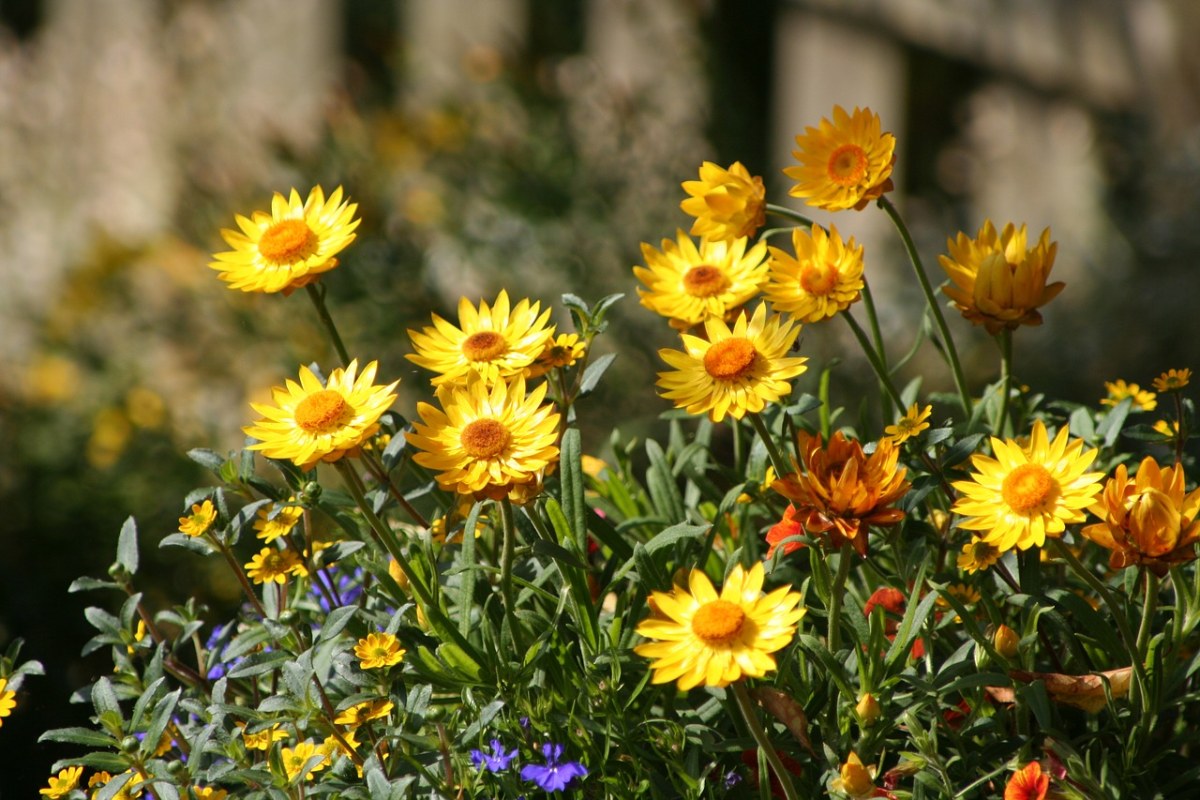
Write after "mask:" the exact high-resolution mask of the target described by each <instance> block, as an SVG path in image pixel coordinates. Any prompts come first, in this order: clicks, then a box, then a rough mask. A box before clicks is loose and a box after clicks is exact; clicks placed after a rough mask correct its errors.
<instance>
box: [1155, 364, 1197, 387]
mask: <svg viewBox="0 0 1200 800" xmlns="http://www.w3.org/2000/svg"><path fill="white" fill-rule="evenodd" d="M1191 379H1192V371H1191V370H1190V369H1169V370H1167V371H1166V372H1164V373H1163V374H1162V375H1159V376H1158V377H1157V378H1155V379H1154V390H1155V391H1157V392H1178V391H1179V390H1180V389H1183V388H1185V387H1186V386H1187V385H1188V382H1189V381H1191Z"/></svg>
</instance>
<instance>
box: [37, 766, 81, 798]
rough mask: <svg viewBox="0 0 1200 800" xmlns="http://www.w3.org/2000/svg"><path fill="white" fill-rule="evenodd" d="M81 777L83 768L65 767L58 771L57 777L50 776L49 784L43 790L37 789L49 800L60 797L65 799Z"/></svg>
mask: <svg viewBox="0 0 1200 800" xmlns="http://www.w3.org/2000/svg"><path fill="white" fill-rule="evenodd" d="M81 775H83V767H67V768H66V769H64V770H60V771H59V773H58V775H51V776H50V782H49V784H48V785H47V786H46V788H45V789H38V792H39V793H40V794H42V795H45V796H46V797H47V798H49V800H58V798H60V797H66V796H67V794H69V793H70V792H72V791H73V790H74V789H75V787H76V786H78V785H79V778H80V776H81Z"/></svg>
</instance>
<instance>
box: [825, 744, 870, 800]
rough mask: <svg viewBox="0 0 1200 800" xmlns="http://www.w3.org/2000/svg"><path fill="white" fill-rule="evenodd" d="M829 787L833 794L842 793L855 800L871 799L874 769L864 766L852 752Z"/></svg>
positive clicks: (856, 754)
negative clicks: (860, 799) (858, 799)
mask: <svg viewBox="0 0 1200 800" xmlns="http://www.w3.org/2000/svg"><path fill="white" fill-rule="evenodd" d="M830 785H831V787H832V788H833V790H834V791H835V792H843V793H845V794H848V795H850V796H851V797H853V798H855V799H856V800H857V798H861V797H871V796H873V795H874V794H875V767H873V766H872V767H867V766H864V765H863V763H862V760H861V759H860V758H859V757H858V753H855V752H854V751H853V750H852V751H850V755H849V756H848V757H847V758H846V763H844V764H842V768H841V770H840V771H839V775H838V777H836V778H834V779H833V781H832V783H831V784H830Z"/></svg>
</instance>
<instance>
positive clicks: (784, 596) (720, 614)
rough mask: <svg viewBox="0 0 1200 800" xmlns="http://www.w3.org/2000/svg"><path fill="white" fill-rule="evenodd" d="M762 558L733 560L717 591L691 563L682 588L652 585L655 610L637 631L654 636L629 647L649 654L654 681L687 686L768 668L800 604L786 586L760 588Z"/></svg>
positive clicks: (790, 632)
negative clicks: (663, 589) (660, 589)
mask: <svg viewBox="0 0 1200 800" xmlns="http://www.w3.org/2000/svg"><path fill="white" fill-rule="evenodd" d="M762 585H763V565H762V562H758V563H756V564H755V565H754V566H753V567H751V568H750V570H749V572H747V571H746V570H744V569H743V568H742V565H741V564H738V565H737V566H735V567H734V568H733V570H732V571H731V572H730V573H729V577H728V578H727V579H726V581H725V586H724V587H723V588H722V589H721V593H720V594H719V595H718V594H717V592H716V590H715V589H714V588H713V585H712V582H711V581H709V579H708V576H707V575H705V574H704V573H703V572H701V571H700V570H692V573H691V576H690V577H689V578H688V588H687V589H684V588H683V587H681V586H675V587H674V588H673V589H672V590H671V591H670V592H669V593H668V592H654V593H653V594H652V597H653V600H654V605H655V606H656V607H657V609H658V612H659V614H658V615H657V616H652V617H650V618H648V619H645V620H642V622H641V623H640V624H639V625H638V627H637V632H638V633H639V634H641V635H642V636H645V637H646V638H648V639H655V640H657V641H653V642H647V643H644V644H640V645H638V646H637V647H635V648H634V652H635V653H637V654H638V655H640V656H645V657H646V658H649V659H653V663H651V665H650V668H651V669H652V670H654V677H653V679H652V681H653V682H654V683H669V682H671V681H677V682H678V685H679V688H680V689H681V690H687V689H691V688H692V687H693V686H701V685H703V686H728V685H729V684H730V683H733V682H734V681H738V680H741V679H742V678H743V677H745V678H758V677H762V676H763V675H766V674H767V673H768V672H773V671H774V670H775V658H774V657H773V656H772V655H771V653H774V652H775V651H776V650H780V649H782V648H784V647H786V646H787V645H788V644H789V643H790V642H791V641H792V638H793V637H794V636H795V635H796V624H797V623H798V622H799V621H800V618H801V617H803V616H804V614H805V612H806V611H807V609H805V608H797V607H796V606H797V604H798V603H799V602H800V599H801V597H800V594H799V593H797V592H793V591H790V589H791V588H792V587H791V586H783V587H780V588H778V589H776V590H774V591H773V592H771V593H769V594H766V595H764V594H762Z"/></svg>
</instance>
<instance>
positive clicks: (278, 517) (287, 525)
mask: <svg viewBox="0 0 1200 800" xmlns="http://www.w3.org/2000/svg"><path fill="white" fill-rule="evenodd" d="M295 500H296V498H294V497H290V498H288V501H289V502H294V501H295ZM303 517H304V509H303V508H302V507H300V506H293V505H286V504H276V503H271V504H269V505H267V506H265V507H263V508H260V509H259V510H258V519H256V520H254V531H255V533H254V535H255V536H257V537H258V538H259V539H262V540H263V542H265V543H266V544H270V543H271V542H273V541H275V540H276V539H278V538H279V537H280V536H284V535H286V534H288V533H290V532H291V530H292V528H294V527H296V524H297V523H298V522H300V520H301V519H302V518H303Z"/></svg>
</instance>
